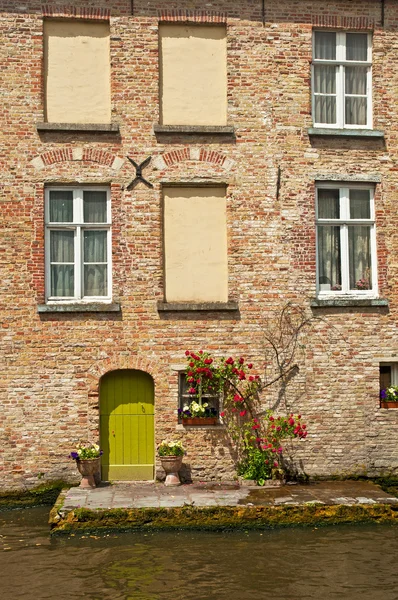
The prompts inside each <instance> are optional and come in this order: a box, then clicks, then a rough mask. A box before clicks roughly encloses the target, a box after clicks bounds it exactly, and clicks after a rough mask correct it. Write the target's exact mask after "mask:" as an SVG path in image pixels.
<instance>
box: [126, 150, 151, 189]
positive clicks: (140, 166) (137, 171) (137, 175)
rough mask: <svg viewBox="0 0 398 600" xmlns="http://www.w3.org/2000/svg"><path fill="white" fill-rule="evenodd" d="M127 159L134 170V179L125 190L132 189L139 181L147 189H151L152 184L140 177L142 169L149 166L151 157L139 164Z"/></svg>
mask: <svg viewBox="0 0 398 600" xmlns="http://www.w3.org/2000/svg"><path fill="white" fill-rule="evenodd" d="M127 158H128V160H129V161H130V162H131V164H132V165H133V166H134V168H135V179H133V181H132V182H131V183H130V184H129V185H128V186H127V189H128V190H131V189H133V188H134V187H135V186H136V185H137V184H138V183H139V182H140V181H142V183H143V184H144V185H146V186H147V187H149V188H153V185H152V183H150V182H149V181H147V180H146V179H144V177H143V176H142V171H143V169H145V167H147V166H148V165H149V163H150V162H151V158H152V156H148V158H146V159H145V160H144V161H143V162H142V163H141V164H138V163H136V162H135V160H133V159H132V158H130V157H129V156H128V157H127Z"/></svg>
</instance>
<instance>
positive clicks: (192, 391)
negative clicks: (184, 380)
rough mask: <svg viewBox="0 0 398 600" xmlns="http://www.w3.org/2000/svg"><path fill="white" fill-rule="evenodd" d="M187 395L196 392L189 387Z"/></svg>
mask: <svg viewBox="0 0 398 600" xmlns="http://www.w3.org/2000/svg"><path fill="white" fill-rule="evenodd" d="M188 394H196V390H195V388H194V387H190V388H189V390H188Z"/></svg>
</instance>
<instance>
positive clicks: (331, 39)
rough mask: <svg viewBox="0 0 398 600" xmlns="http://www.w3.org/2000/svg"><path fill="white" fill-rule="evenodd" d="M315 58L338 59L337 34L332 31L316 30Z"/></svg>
mask: <svg viewBox="0 0 398 600" xmlns="http://www.w3.org/2000/svg"><path fill="white" fill-rule="evenodd" d="M315 58H320V59H325V60H336V34H335V33H333V32H330V31H316V32H315Z"/></svg>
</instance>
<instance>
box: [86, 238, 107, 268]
mask: <svg viewBox="0 0 398 600" xmlns="http://www.w3.org/2000/svg"><path fill="white" fill-rule="evenodd" d="M106 242H107V232H106V231H85V232H84V262H85V263H97V262H107V243H106Z"/></svg>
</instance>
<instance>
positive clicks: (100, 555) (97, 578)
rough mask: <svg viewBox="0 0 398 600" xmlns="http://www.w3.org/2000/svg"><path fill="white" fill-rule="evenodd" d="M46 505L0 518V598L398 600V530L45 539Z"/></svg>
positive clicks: (361, 528) (355, 528)
mask: <svg viewBox="0 0 398 600" xmlns="http://www.w3.org/2000/svg"><path fill="white" fill-rule="evenodd" d="M47 518H48V508H33V509H25V510H12V511H8V512H2V513H0V536H1V537H0V548H1V550H0V598H1V600H20V599H25V598H26V599H32V600H44V599H47V598H48V599H51V600H55V599H56V600H64V599H65V600H70V599H71V598H73V599H76V598H87V599H90V600H97V599H98V600H108V599H112V600H114V599H121V600H130V599H131V600H133V599H134V600H263V599H264V600H268V599H269V600H307V599H308V600H312V599H314V600H315V599H316V600H337V599H338V600H398V528H396V527H393V526H383V525H366V526H339V527H323V528H293V529H275V530H264V531H255V532H244V531H241V532H230V533H205V532H200V533H198V532H167V533H166V532H163V533H162V532H161V533H147V534H143V533H118V534H109V535H106V534H104V535H95V536H94V535H90V536H89V535H86V536H70V537H62V538H59V537H58V538H50V536H49V529H48V525H47Z"/></svg>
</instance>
